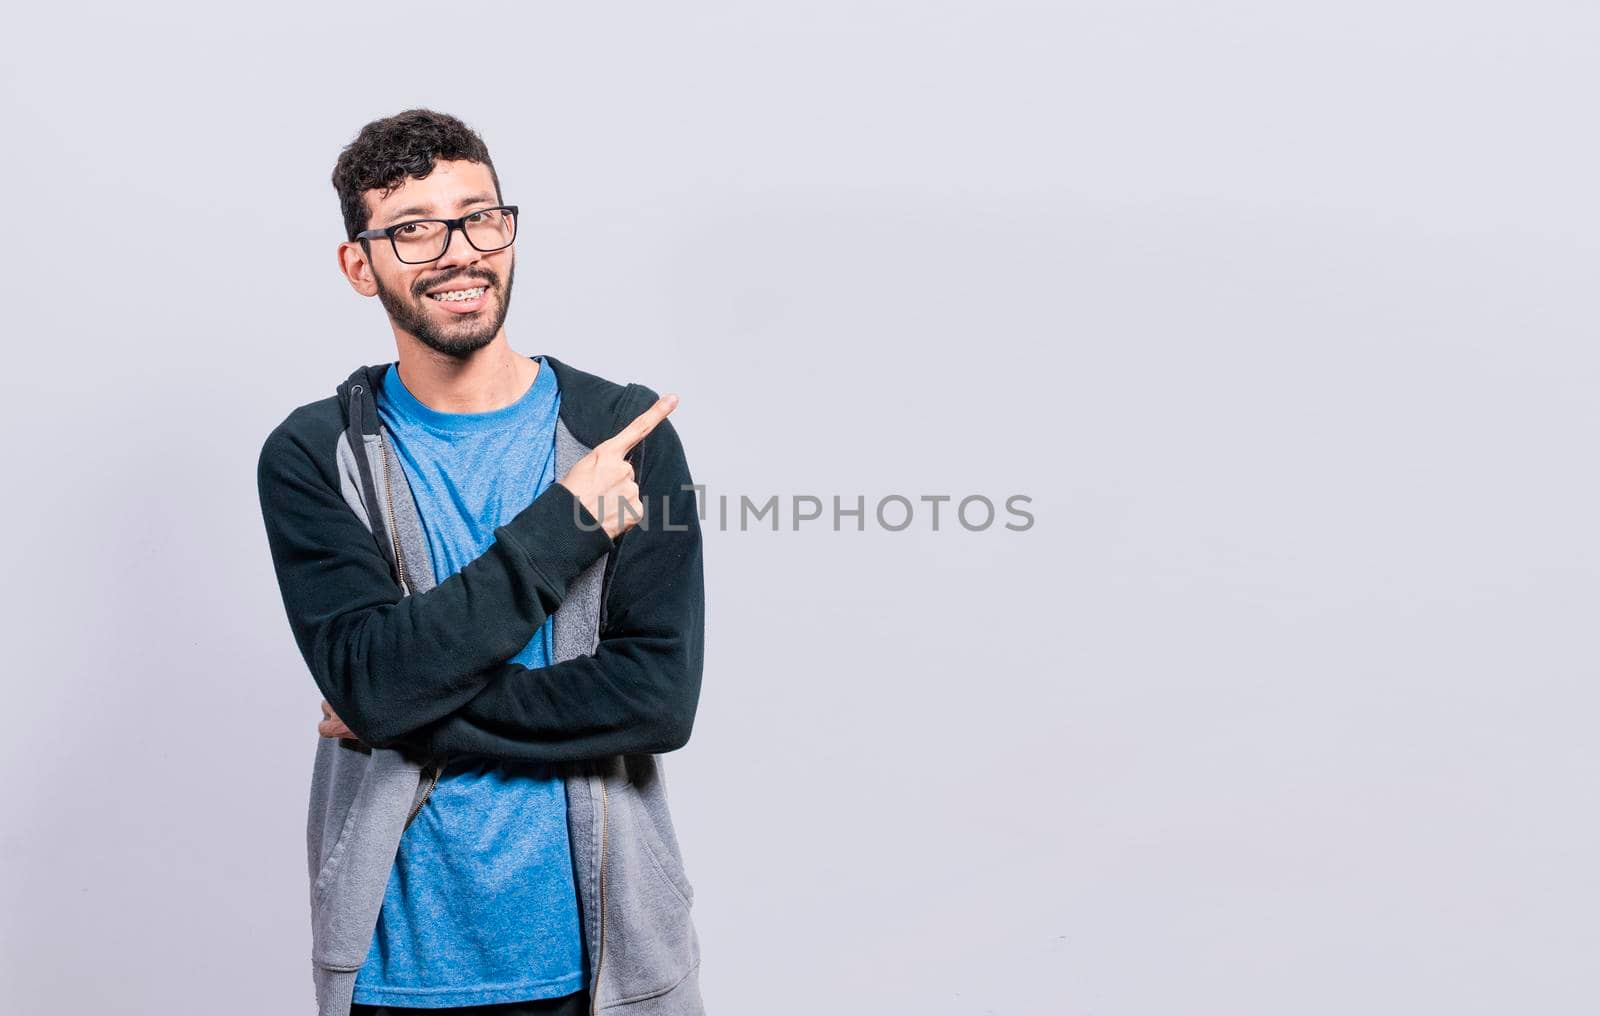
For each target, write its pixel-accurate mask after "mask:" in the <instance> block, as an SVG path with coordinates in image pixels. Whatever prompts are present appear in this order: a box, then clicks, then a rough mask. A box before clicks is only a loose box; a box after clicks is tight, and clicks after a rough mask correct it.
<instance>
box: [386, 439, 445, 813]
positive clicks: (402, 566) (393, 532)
mask: <svg viewBox="0 0 1600 1016" xmlns="http://www.w3.org/2000/svg"><path fill="white" fill-rule="evenodd" d="M378 449H379V451H380V452H381V455H380V458H382V459H383V492H384V496H385V498H386V499H387V501H388V507H389V514H388V516H387V517H386V518H385V519H384V528H385V529H386V530H388V532H389V546H391V547H393V548H394V566H395V571H396V572H397V573H398V574H397V576H396V577H397V578H398V579H399V580H400V591H401V592H403V593H404V594H405V595H407V596H410V595H411V583H409V582H407V581H406V559H405V551H403V550H401V549H400V527H399V526H398V525H396V524H395V521H394V517H395V516H394V480H393V479H392V478H391V477H390V475H389V446H388V444H387V442H385V441H384V438H383V425H382V424H381V423H380V424H379V425H378ZM429 768H431V769H432V770H433V773H432V775H431V776H430V777H429V782H428V789H427V790H424V791H423V792H422V799H421V800H419V801H418V802H417V804H416V807H414V808H412V809H411V814H409V815H407V816H406V824H405V825H404V826H401V828H402V829H408V828H410V827H411V823H412V822H413V821H414V820H415V819H416V817H417V816H418V815H420V814H421V813H422V806H423V805H425V804H427V803H428V795H430V794H432V793H433V788H434V787H436V786H438V785H439V776H440V774H442V773H443V772H444V761H443V760H442V759H441V760H437V761H435V762H434V763H433V764H432V765H431V766H429Z"/></svg>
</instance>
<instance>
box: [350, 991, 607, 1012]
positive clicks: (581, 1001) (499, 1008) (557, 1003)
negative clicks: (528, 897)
mask: <svg viewBox="0 0 1600 1016" xmlns="http://www.w3.org/2000/svg"><path fill="white" fill-rule="evenodd" d="M588 1012H589V993H588V992H587V991H575V992H573V993H572V994H570V995H562V996H561V997H560V998H536V999H534V1000H533V1001H531V1002H502V1003H500V1004H498V1005H462V1006H455V1007H452V1008H448V1009H411V1008H404V1009H402V1008H399V1007H397V1006H389V1005H364V1004H362V1003H360V1002H356V1003H354V1004H352V1005H351V1006H350V1016H411V1014H413V1013H418V1014H421V1013H440V1014H444V1013H448V1014H449V1016H588Z"/></svg>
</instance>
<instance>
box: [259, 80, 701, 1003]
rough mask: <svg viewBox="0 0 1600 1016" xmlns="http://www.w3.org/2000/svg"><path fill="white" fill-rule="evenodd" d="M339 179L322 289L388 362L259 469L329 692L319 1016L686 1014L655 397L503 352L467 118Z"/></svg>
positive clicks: (482, 154) (684, 688)
mask: <svg viewBox="0 0 1600 1016" xmlns="http://www.w3.org/2000/svg"><path fill="white" fill-rule="evenodd" d="M333 184H334V187H335V189H336V190H337V191H338V194H339V200H340V204H341V207H342V209H343V213H344V225H345V230H346V237H347V240H346V242H344V243H341V244H340V245H339V249H338V254H339V267H340V270H341V271H342V272H343V273H344V276H345V278H346V279H347V280H348V281H349V283H350V285H351V287H352V288H353V289H354V290H355V291H356V292H358V293H360V294H361V295H363V296H369V297H370V296H377V297H378V298H379V300H380V301H381V302H382V304H383V307H384V309H385V310H386V311H387V312H388V317H389V322H390V325H391V326H392V329H393V332H394V338H395V343H396V347H397V350H398V353H399V358H398V360H397V361H396V362H394V363H390V364H386V365H380V366H364V367H359V368H357V369H356V370H355V371H354V372H353V373H352V374H351V375H350V376H349V378H348V379H346V380H345V381H344V382H343V383H342V384H340V385H338V387H337V391H336V394H334V395H332V396H329V397H327V398H325V399H322V400H320V401H317V402H312V403H310V404H307V405H304V406H301V407H299V408H298V409H296V410H294V411H293V412H292V413H290V414H289V416H288V417H287V418H286V419H285V420H284V421H283V423H281V424H280V425H278V427H277V428H276V429H274V430H273V431H272V433H271V435H269V436H268V438H267V439H266V442H265V443H264V445H263V447H262V450H261V457H260V462H259V467H258V484H259V488H260V496H261V510H262V515H263V518H264V520H265V523H266V530H267V537H268V543H269V546H270V548H271V552H272V560H273V565H274V567H275V569H276V571H277V577H278V583H279V588H280V591H281V592H282V594H283V603H284V608H285V610H286V611H287V613H288V618H289V624H290V628H291V629H292V631H293V633H294V637H295V640H296V642H297V644H298V645H299V647H300V651H301V654H302V655H303V656H304V658H305V661H306V664H307V666H308V667H309V668H310V670H311V674H312V677H313V678H314V679H315V680H316V683H317V686H318V688H319V689H320V690H321V692H322V694H323V696H324V702H323V704H322V712H323V716H324V719H323V722H322V723H321V724H320V726H319V732H320V733H321V734H322V735H324V736H323V737H322V738H321V739H319V741H318V744H317V751H316V761H315V765H314V769H313V775H312V786H311V805H310V814H309V821H308V826H307V850H308V863H309V874H310V876H311V913H312V974H313V983H314V985H315V988H316V995H317V1002H318V1011H319V1013H320V1016H335V1014H336V1016H358V1014H381V1013H387V1012H391V1011H395V1012H399V1011H406V1012H414V1011H427V1012H450V1013H468V1012H471V1013H491V1012H492V1013H499V1014H503V1016H523V1014H533V1013H539V1014H544V1016H550V1014H561V1016H568V1014H577V1013H582V1012H589V1013H595V1012H598V1011H599V1010H600V1009H602V1008H612V1009H615V1011H616V1012H617V1013H618V1014H619V1016H620V1014H626V1016H679V1014H696V1013H702V1012H703V1005H702V1002H701V996H700V991H699V984H698V968H699V959H700V951H699V942H698V939H697V937H696V934H695V929H694V926H693V922H692V919H691V915H690V907H691V904H692V901H693V894H694V890H693V887H692V886H691V884H690V882H689V880H688V878H687V876H686V874H685V871H684V867H683V861H682V857H681V855H680V853H679V849H678V842H677V838H676V835H675V833H674V831H673V826H672V821H671V817H670V814H669V812H668V809H667V799H666V793H665V786H664V783H663V776H662V770H661V765H660V759H659V758H658V757H657V756H658V755H659V754H660V753H664V752H667V751H671V750H673V749H675V748H679V747H681V746H682V745H683V744H684V743H685V742H686V741H687V740H688V737H689V733H690V729H691V727H692V725H693V721H694V714H695V708H696V705H697V702H698V699H699V691H700V677H701V661H702V641H703V627H704V599H703V579H702V567H701V543H700V527H699V515H698V511H697V507H698V506H697V504H696V499H695V495H694V488H693V481H692V480H691V478H690V475H689V470H688V465H687V463H686V461H685V459H684V454H683V448H682V445H681V443H680V442H679V440H678V436H677V434H676V433H675V431H674V429H673V427H672V424H671V423H669V422H667V420H666V416H667V414H668V413H670V412H671V411H672V410H673V408H674V407H675V406H676V404H677V400H676V397H675V396H672V395H668V396H666V397H665V398H657V396H656V394H655V392H653V391H651V390H650V389H649V388H646V387H644V386H642V385H636V384H630V385H626V386H624V385H618V384H613V383H612V382H610V381H607V380H604V379H602V378H600V377H597V376H595V375H592V374H588V373H585V372H583V371H580V370H578V369H576V368H574V367H571V366H569V365H567V364H565V363H563V362H562V361H560V360H558V359H556V358H555V357H553V356H548V355H539V356H533V357H529V356H524V355H520V354H518V353H515V352H513V350H512V349H511V347H510V345H509V343H508V340H507V338H506V331H505V317H506V311H507V309H508V307H509V306H510V301H511V287H512V279H513V275H514V270H515V239H516V231H517V210H516V208H515V206H512V205H508V204H507V203H506V202H505V201H504V200H503V198H502V195H501V192H500V181H499V177H498V175H497V174H496V172H495V169H494V165H493V163H492V162H491V160H490V158H489V153H488V150H487V148H486V147H485V145H484V143H483V141H482V139H481V138H480V137H479V136H478V135H477V134H476V133H474V132H473V131H472V130H470V129H469V128H468V127H467V126H466V125H465V124H463V123H462V122H461V121H459V120H457V119H456V118H454V117H450V116H445V115H442V114H439V113H436V112H432V111H429V110H420V109H419V110H408V111H406V112H404V113H401V114H399V115H397V116H394V117H390V118H387V119H383V120H378V121H375V122H373V123H370V124H368V125H367V126H366V127H364V128H363V129H362V130H361V132H360V134H359V135H358V136H357V137H356V139H355V141H353V142H352V143H351V144H350V145H349V146H347V147H346V148H345V149H344V151H343V152H342V153H341V154H340V156H339V159H338V163H337V166H336V167H335V169H334V172H333ZM558 477H559V479H557V478H558Z"/></svg>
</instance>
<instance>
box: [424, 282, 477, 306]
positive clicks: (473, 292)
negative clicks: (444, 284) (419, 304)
mask: <svg viewBox="0 0 1600 1016" xmlns="http://www.w3.org/2000/svg"><path fill="white" fill-rule="evenodd" d="M487 288H488V287H487V286H478V287H477V288H475V289H457V290H453V291H451V292H449V293H429V294H428V297H429V298H430V299H433V300H438V301H439V302H441V303H443V302H445V301H447V300H448V301H449V302H451V303H455V302H458V301H460V300H472V299H476V298H477V297H480V296H482V295H483V291H484V290H485V289H487Z"/></svg>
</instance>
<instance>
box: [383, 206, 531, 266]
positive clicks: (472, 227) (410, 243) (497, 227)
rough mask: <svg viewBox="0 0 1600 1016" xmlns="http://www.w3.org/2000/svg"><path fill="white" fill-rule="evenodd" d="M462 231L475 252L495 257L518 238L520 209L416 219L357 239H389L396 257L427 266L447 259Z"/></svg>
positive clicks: (482, 209)
mask: <svg viewBox="0 0 1600 1016" xmlns="http://www.w3.org/2000/svg"><path fill="white" fill-rule="evenodd" d="M455 229H459V230H461V235H462V236H464V237H466V238H467V242H468V243H470V244H472V246H473V249H474V250H478V251H481V252H482V253H484V254H491V253H493V252H494V251H497V250H504V249H505V248H507V247H509V246H511V242H512V241H513V240H515V239H516V238H517V206H516V205H501V206H500V207H498V208H480V209H478V210H477V211H476V212H471V213H468V214H467V215H463V216H462V217H461V218H459V219H412V220H410V221H409V222H397V223H395V224H394V225H392V226H385V227H383V228H382V229H365V230H362V231H361V232H359V233H357V234H356V236H355V238H356V239H357V240H376V239H377V238H378V237H380V236H386V237H388V238H389V245H390V246H392V247H393V248H394V256H395V257H396V258H399V259H400V260H401V261H402V262H404V263H405V264H408V265H425V264H427V263H428V262H429V261H437V260H439V259H440V258H442V257H444V252H445V251H446V250H447V249H448V248H449V246H450V232H451V230H455Z"/></svg>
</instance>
